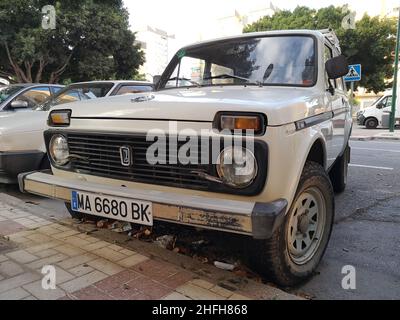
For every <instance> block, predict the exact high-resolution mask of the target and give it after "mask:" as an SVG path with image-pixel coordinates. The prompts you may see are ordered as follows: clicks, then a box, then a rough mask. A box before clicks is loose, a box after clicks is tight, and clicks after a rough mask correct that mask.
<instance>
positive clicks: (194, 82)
mask: <svg viewBox="0 0 400 320" xmlns="http://www.w3.org/2000/svg"><path fill="white" fill-rule="evenodd" d="M174 80H178V81H180V80H183V81H187V82H190V83H191V84H194V85H195V86H196V87H201V84H200V83H198V82H196V81H193V80H190V79H188V78H181V77H173V78H169V79H168V81H174Z"/></svg>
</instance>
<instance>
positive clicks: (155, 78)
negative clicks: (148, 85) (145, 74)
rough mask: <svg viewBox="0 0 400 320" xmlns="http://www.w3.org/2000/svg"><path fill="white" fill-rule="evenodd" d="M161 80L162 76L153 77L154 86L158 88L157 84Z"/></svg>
mask: <svg viewBox="0 0 400 320" xmlns="http://www.w3.org/2000/svg"><path fill="white" fill-rule="evenodd" d="M160 79H161V76H160V75H156V76H153V84H154V85H155V86H156V85H157V83H158V82H159V81H160Z"/></svg>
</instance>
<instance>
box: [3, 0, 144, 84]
mask: <svg viewBox="0 0 400 320" xmlns="http://www.w3.org/2000/svg"><path fill="white" fill-rule="evenodd" d="M48 4H50V5H53V6H54V7H55V11H56V28H55V29H44V28H42V18H43V14H42V12H41V10H42V7H43V6H45V5H48ZM128 18H129V16H128V12H127V10H126V9H125V8H124V7H123V4H122V1H121V0H69V1H54V0H53V1H51V0H2V1H1V2H0V76H6V77H12V78H13V79H14V80H15V81H17V82H50V83H54V82H59V81H64V80H67V79H69V80H70V81H73V82H75V81H85V80H96V79H113V78H118V79H130V78H131V77H133V76H134V75H135V74H137V69H138V68H139V66H140V65H141V64H143V62H144V54H143V52H142V51H141V50H140V47H139V46H138V45H137V44H136V43H135V34H134V33H132V32H131V31H130V30H129V23H128Z"/></svg>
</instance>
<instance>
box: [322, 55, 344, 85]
mask: <svg viewBox="0 0 400 320" xmlns="http://www.w3.org/2000/svg"><path fill="white" fill-rule="evenodd" d="M325 70H326V72H327V74H328V77H329V79H332V80H334V79H338V78H341V77H344V76H345V75H346V74H348V73H349V64H348V63H347V59H346V57H345V56H343V55H340V56H338V57H334V58H332V59H329V60H328V61H327V62H325Z"/></svg>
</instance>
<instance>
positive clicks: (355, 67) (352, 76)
mask: <svg viewBox="0 0 400 320" xmlns="http://www.w3.org/2000/svg"><path fill="white" fill-rule="evenodd" d="M360 80H361V64H352V65H349V73H348V74H347V75H346V76H345V77H344V81H346V82H352V81H360Z"/></svg>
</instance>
